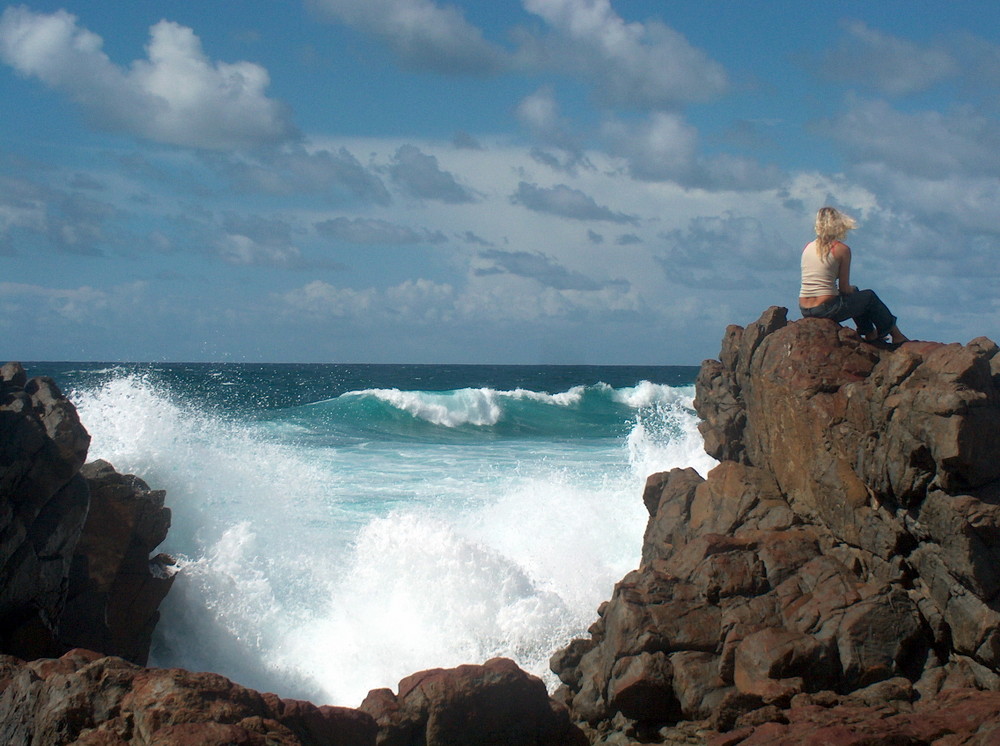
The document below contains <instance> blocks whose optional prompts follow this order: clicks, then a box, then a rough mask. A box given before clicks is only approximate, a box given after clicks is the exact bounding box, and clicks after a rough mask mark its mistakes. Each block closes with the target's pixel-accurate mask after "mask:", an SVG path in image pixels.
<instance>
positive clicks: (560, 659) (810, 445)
mask: <svg viewBox="0 0 1000 746" xmlns="http://www.w3.org/2000/svg"><path fill="white" fill-rule="evenodd" d="M695 407H696V409H697V410H698V414H699V415H700V417H701V418H702V422H701V424H700V426H699V429H700V431H701V432H702V435H703V436H704V439H705V448H706V451H708V453H709V454H711V455H712V456H714V457H715V458H717V459H719V460H720V464H719V466H717V467H716V468H715V469H713V470H712V471H711V472H709V473H708V474H707V475H705V477H704V478H702V476H700V475H698V474H697V473H695V472H694V471H693V470H691V469H684V470H682V469H674V470H672V471H670V472H666V473H663V474H654V475H652V476H650V477H649V479H648V480H647V483H646V488H645V491H644V494H643V496H642V499H643V502H644V503H645V505H646V508H647V510H648V511H649V516H650V517H649V522H648V523H647V527H646V532H645V535H644V539H643V550H642V564H641V565H640V567H639V568H638V570H636V571H634V572H632V573H629V574H628V575H626V576H625V578H623V579H622V581H621V582H620V583H619V584H618V585H617V586H616V587H615V590H614V593H613V595H612V597H611V599H610V601H609V602H608V603H607V604H606V605H604V606H603V607H602V609H601V610H600V619H599V621H598V622H597V623H596V624H595V625H594V626H593V627H592V628H591V637H590V639H589V640H585V641H575V642H574V643H573V646H575V648H574V649H576V650H582V649H586V651H587V652H586V653H585V654H583V655H560V654H557V655H555V656H553V658H552V662H553V669H554V670H555V671H556V672H557V673H558V675H559V676H560V679H561V680H562V681H563V682H565V684H566V687H567V690H566V691H565V692H563V693H562V695H561V696H562V698H563V699H564V701H567V702H569V703H570V707H571V710H572V714H573V716H574V717H575V718H576V719H577V720H579V721H585V722H587V723H588V724H589V727H591V728H592V729H593V732H595V733H607V732H611V731H614V730H617V729H620V728H621V723H620V722H619V721H618V720H616V718H622V717H625V718H631V719H637V720H649V719H650V718H652V719H654V720H655V719H656V718H659V719H660V722H661V724H662V725H663V726H666V727H668V728H670V727H673V726H674V725H675V724H676V721H677V720H678V719H679V718H705V717H708V718H710V720H711V722H712V723H713V724H714V726H715V727H716V728H717V729H721V730H727V729H734V728H738V731H733V735H732V736H731V737H730V736H727V737H724V738H721V740H719V739H717V742H719V743H722V742H725V743H744V742H745V743H763V742H765V741H766V742H769V743H771V742H774V743H811V742H830V743H883V742H899V743H931V742H934V741H935V740H936V739H938V738H944V737H946V736H947V734H948V733H954V734H957V735H958V736H959V738H958V740H955V741H954V743H959V742H963V743H964V742H965V741H962V740H961V738H965V737H972V734H976V735H975V737H976V738H979V736H980V735H981V734H991V733H992V731H991V730H990V728H989V727H987V726H985V725H975V726H968V727H966V726H962V725H961V724H960V723H958V719H957V718H950V719H946V720H947V723H946V724H944V725H942V723H943V722H944V721H942V720H940V719H938V720H934V719H933V718H932V717H931V714H930V713H931V710H932V708H933V706H934V705H933V704H932V703H933V702H935V701H937V702H939V703H940V702H942V701H949V700H941V699H940V698H939V697H940V696H943V695H944V694H949V696H951V697H955V698H956V699H955V700H954V701H955V702H962V703H967V702H968V703H974V704H967V706H966V704H963V707H964V708H965V710H966V711H968V720H969V722H973V721H975V722H980V720H981V722H982V723H986V722H987V721H988V718H989V717H990V714H989V713H990V710H989V707H990V704H989V703H990V702H991V701H992V700H990V699H989V698H985V699H976V698H974V697H973V698H972V699H971V700H967V699H965V698H964V697H968V696H969V694H968V692H969V687H974V688H977V689H1000V571H998V569H997V568H998V567H1000V508H998V507H997V506H998V505H1000V352H998V348H997V346H996V344H994V343H993V342H992V341H990V340H987V339H985V338H980V339H978V340H974V341H973V342H972V343H970V344H969V345H965V346H962V345H942V344H937V343H925V342H911V343H906V344H904V345H902V346H900V347H898V348H895V349H893V348H888V347H885V346H881V347H879V346H875V345H871V344H868V343H865V342H863V341H862V340H861V339H860V338H859V337H858V335H857V334H856V333H855V332H854V331H853V330H851V329H848V328H846V327H842V326H840V325H838V324H836V323H834V322H831V321H827V320H821V319H805V320H802V321H795V322H791V323H789V322H788V321H787V318H786V311H785V309H782V308H771V309H769V310H768V311H766V312H765V313H764V314H763V315H762V316H761V318H760V319H759V320H758V321H756V322H754V323H752V324H749V325H748V326H747V327H746V328H745V329H744V328H741V327H736V326H731V327H729V328H728V329H727V330H726V333H725V335H724V337H723V344H722V350H721V353H720V355H719V360H709V361H706V362H705V363H704V364H703V365H702V368H701V371H700V373H699V376H698V379H697V382H696V399H695ZM584 643H585V644H584ZM682 672H683V673H682ZM689 692H696V693H697V694H693V695H692V694H688V693H689ZM939 692H940V693H942V694H941V695H938V693H939ZM951 692H965V693H966V694H964V695H957V694H951ZM914 699H915V700H916V709H914V706H913V705H911V700H914ZM886 702H889V703H890V704H885V703H886ZM674 703H676V704H674ZM921 708H926V709H921ZM910 710H913V712H912V713H911V712H910ZM657 712H658V713H659V714H654V713H657ZM793 714H794V717H793ZM893 718H896V719H895V720H893ZM908 718H909V719H908ZM977 718H979V719H980V720H977ZM876 721H877V722H879V723H881V722H883V721H887V722H888V721H892V722H891V727H889V726H886V728H885V729H884V730H871V729H870V728H869V729H868V730H865V728H866V727H869V726H871V724H872V723H874V722H876ZM616 723H618V724H617V725H616ZM862 724H864V726H862ZM855 725H857V727H855ZM879 727H882V726H879ZM935 728H939V729H940V734H939V735H933V734H932V733H931V731H933V730H934V729H935ZM949 729H951V730H949ZM664 732H666V731H664ZM876 732H877V733H882V734H883V735H884V736H885V738H888V739H890V740H889V741H884V740H878V739H879V738H881V736H879V737H873V736H872V735H871V734H872V733H876ZM866 733H867V734H868V735H865V734H866ZM737 735H738V737H736V736H737ZM989 737H993V736H992V735H989ZM817 739H818V740H817ZM865 739H868V740H865ZM893 739H896V740H893ZM908 739H910V740H908ZM912 739H917V740H912ZM919 739H924V740H919ZM654 740H655V739H654ZM713 742H715V741H713ZM977 742H979V741H977ZM942 743H944V741H942Z"/></svg>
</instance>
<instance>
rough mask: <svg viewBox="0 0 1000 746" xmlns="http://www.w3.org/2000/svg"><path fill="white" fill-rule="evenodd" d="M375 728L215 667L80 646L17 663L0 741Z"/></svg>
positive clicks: (285, 745) (267, 738)
mask: <svg viewBox="0 0 1000 746" xmlns="http://www.w3.org/2000/svg"><path fill="white" fill-rule="evenodd" d="M8 662H9V661H8ZM375 733H376V727H375V722H374V721H373V720H372V719H371V718H370V717H369V716H368V715H365V714H364V713H361V712H359V711H357V710H347V709H345V708H333V707H323V708H319V707H315V706H314V705H311V704H309V703H306V702H297V701H292V700H281V699H279V698H278V697H276V696H275V695H268V694H260V693H258V692H255V691H253V690H251V689H246V688H244V687H241V686H239V685H238V684H234V683H233V682H231V681H229V679H226V678H225V677H222V676H219V675H217V674H210V673H191V672H189V671H184V670H181V669H151V668H140V667H138V666H136V665H133V664H131V663H129V662H127V661H125V660H122V659H121V658H114V657H100V656H98V654H96V653H91V652H90V651H82V650H74V651H70V652H69V653H67V654H66V655H64V656H63V657H62V658H60V659H57V660H46V661H35V662H32V663H21V662H18V663H17V665H15V667H14V668H13V670H12V671H11V675H10V678H9V682H8V684H7V686H6V687H5V688H4V689H3V691H2V693H0V742H2V743H4V744H10V745H11V746H20V745H22V744H23V745H24V746H27V745H28V744H62V743H80V744H157V745H158V746H175V745H176V746H192V745H194V744H211V745H213V746H215V745H218V746H224V745H227V744H254V745H257V744H260V745H261V746H263V745H264V744H267V746H299V745H304V746H333V745H340V746H364V745H365V744H374V743H375Z"/></svg>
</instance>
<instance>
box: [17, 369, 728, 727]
mask: <svg viewBox="0 0 1000 746" xmlns="http://www.w3.org/2000/svg"><path fill="white" fill-rule="evenodd" d="M25 367H26V369H27V370H28V374H29V375H30V376H36V375H48V376H52V377H53V378H54V379H55V380H56V382H57V383H58V384H59V386H60V387H61V388H62V390H63V392H64V393H66V394H67V395H68V396H69V397H70V398H71V399H72V401H73V402H74V404H75V405H76V406H77V408H78V410H79V412H80V416H81V418H82V420H83V423H84V425H85V426H86V428H87V430H88V431H89V432H90V434H91V436H92V438H93V440H92V443H91V448H90V456H89V460H93V459H97V458H102V459H106V460H107V461H110V462H111V463H112V464H113V465H114V466H115V468H117V469H118V470H119V471H120V472H124V473H133V474H137V475H138V476H140V477H142V478H143V479H144V480H145V481H146V482H148V483H149V485H150V487H151V488H153V489H163V490H166V492H167V505H168V507H170V508H171V510H172V511H173V525H172V527H171V529H170V533H169V536H168V538H167V540H166V542H165V543H164V544H163V545H162V547H161V551H166V552H169V553H170V554H173V555H174V556H176V557H178V558H179V559H180V563H181V565H182V568H183V570H182V572H181V574H180V575H178V578H177V581H176V582H175V584H174V587H173V589H172V590H171V592H170V595H169V596H168V597H167V599H166V601H165V603H164V605H163V606H162V607H161V610H162V612H163V616H162V618H161V621H160V623H159V626H158V628H157V632H156V637H155V639H154V645H153V654H152V659H151V661H150V663H151V665H157V666H182V667H185V668H188V669H192V670H197V671H215V672H218V673H221V674H224V675H226V676H228V677H230V678H232V679H233V680H235V681H237V682H239V683H241V684H244V685H246V686H249V687H253V688H256V689H260V690H265V691H273V692H276V693H278V694H280V695H281V696H285V697H297V698H304V699H309V700H311V701H313V702H315V703H317V704H337V705H344V706H349V707H356V706H357V705H359V704H360V703H361V700H362V699H363V698H364V696H365V695H366V694H367V692H368V691H369V690H370V689H373V688H376V687H390V688H392V689H394V690H395V688H396V685H397V684H398V682H399V680H400V679H401V678H402V677H404V676H406V675H409V674H411V673H414V672H416V671H419V670H423V669H426V668H432V667H451V666H455V665H459V664H462V663H481V662H483V661H485V660H487V659H489V658H491V657H494V656H506V657H510V658H513V659H514V660H515V661H517V662H518V663H519V664H520V665H521V666H522V667H523V668H525V669H526V670H528V671H530V672H532V673H534V674H536V675H538V676H541V677H543V678H544V679H545V680H546V682H547V683H548V684H549V685H550V686H551V685H552V684H553V683H554V678H553V676H552V675H551V673H549V671H548V658H549V656H550V655H551V654H552V653H553V652H554V651H555V650H556V649H558V648H560V647H561V646H563V645H565V644H566V643H567V642H568V641H569V640H571V639H572V638H574V637H577V636H581V635H583V634H585V631H586V629H587V627H589V626H590V625H591V624H592V623H593V622H594V621H595V619H596V618H597V614H596V610H597V607H598V605H599V604H600V603H601V602H602V601H604V600H606V599H608V598H609V597H610V594H611V590H612V587H613V585H614V583H615V582H616V581H618V580H619V579H620V578H621V577H622V576H623V575H624V574H625V573H626V572H628V571H629V570H631V569H634V568H635V567H636V566H637V565H638V562H639V557H640V550H641V543H642V534H643V529H644V528H645V524H646V518H647V514H646V510H645V508H644V507H643V504H642V499H641V498H642V487H643V484H644V483H645V479H646V476H647V475H649V474H651V473H653V472H656V471H662V470H665V469H670V468H672V467H677V466H679V467H683V466H692V467H694V468H695V469H697V470H698V471H699V472H701V473H702V474H703V475H704V474H705V473H706V472H707V471H708V470H709V469H710V468H712V466H714V465H715V462H714V461H713V460H712V459H711V458H710V457H708V456H707V455H706V454H705V453H704V451H703V448H702V440H701V437H700V436H699V434H698V431H697V428H696V423H697V419H696V417H695V414H694V412H693V410H692V399H693V397H694V385H693V383H694V379H695V376H696V374H697V371H698V369H697V368H696V367H636V366H623V367H615V366H477V365H471V366H470V365H332V364H330V365H322V364H314V365H295V364H287V365H256V364H210V363H206V364H122V363H114V364H96V363H85V364H83V363H25Z"/></svg>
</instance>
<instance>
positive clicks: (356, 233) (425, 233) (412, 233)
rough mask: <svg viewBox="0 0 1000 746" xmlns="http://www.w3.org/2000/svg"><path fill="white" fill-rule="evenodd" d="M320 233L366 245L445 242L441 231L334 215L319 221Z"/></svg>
mask: <svg viewBox="0 0 1000 746" xmlns="http://www.w3.org/2000/svg"><path fill="white" fill-rule="evenodd" d="M314 227H315V228H316V232H317V233H319V235H321V236H324V237H327V238H333V239H336V240H338V241H345V242H347V243H353V244H359V245H365V246H377V245H388V246H402V245H405V244H418V243H443V242H444V241H447V240H448V239H447V238H446V237H445V235H444V234H443V233H441V231H429V230H427V229H426V228H410V227H408V226H404V225H397V224H395V223H390V222H388V221H386V220H378V219H375V218H343V217H341V218H332V219H330V220H324V221H321V222H319V223H316V225H315V226H314Z"/></svg>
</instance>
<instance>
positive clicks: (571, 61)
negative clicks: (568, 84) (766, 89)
mask: <svg viewBox="0 0 1000 746" xmlns="http://www.w3.org/2000/svg"><path fill="white" fill-rule="evenodd" d="M524 7H525V9H526V10H528V11H529V12H531V13H534V14H536V15H538V16H540V17H541V18H543V19H544V20H545V21H546V22H547V23H548V24H549V25H550V26H551V27H552V29H553V30H554V32H555V33H554V35H553V36H551V37H549V38H546V39H542V40H537V44H538V45H539V46H540V48H539V49H536V50H534V53H535V55H537V56H536V59H535V60H533V62H534V64H542V65H545V64H553V65H555V66H557V67H558V68H559V69H560V70H561V71H563V72H567V73H570V74H573V75H579V76H581V77H584V78H585V79H587V80H588V81H589V82H592V83H593V84H594V85H595V87H596V89H597V93H598V96H599V98H600V99H601V100H602V102H604V103H606V104H609V105H613V106H625V107H637V108H645V107H654V108H662V107H673V106H677V105H679V104H683V103H687V102H691V101H705V100H710V99H713V98H715V97H716V96H718V95H720V94H721V93H723V92H724V91H725V90H726V88H727V85H728V83H727V79H726V73H725V70H724V69H723V68H722V66H721V65H719V64H718V63H716V62H713V61H712V60H710V59H709V58H708V56H707V55H705V53H704V52H702V51H701V50H699V49H697V48H695V47H693V46H692V45H691V44H690V43H689V42H688V41H687V39H685V38H684V37H683V36H682V35H681V34H679V33H678V32H676V31H674V30H673V29H671V28H670V27H668V26H666V25H664V24H662V23H660V22H658V21H648V22H646V23H645V24H642V23H627V22H626V21H625V20H624V19H622V18H621V16H619V15H618V14H617V13H615V11H614V10H613V9H612V7H611V3H610V2H609V0H524ZM525 51H526V52H530V50H525Z"/></svg>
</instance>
